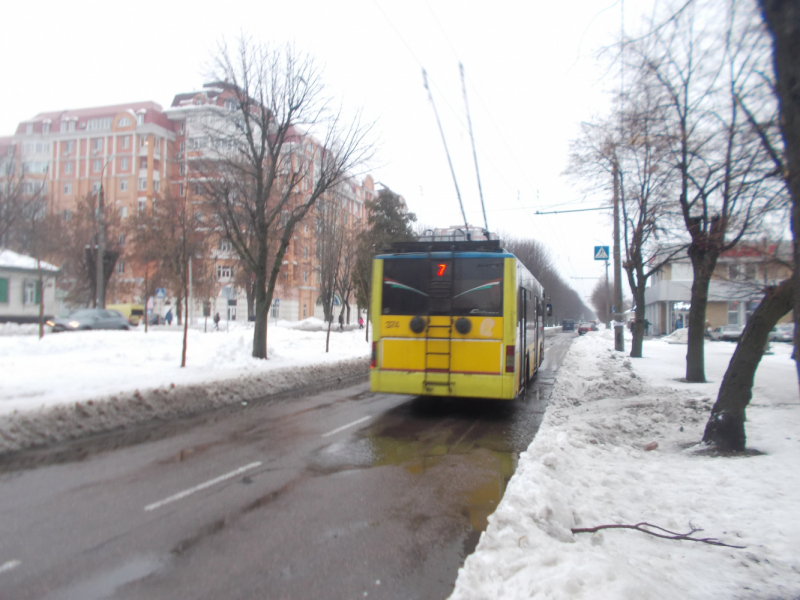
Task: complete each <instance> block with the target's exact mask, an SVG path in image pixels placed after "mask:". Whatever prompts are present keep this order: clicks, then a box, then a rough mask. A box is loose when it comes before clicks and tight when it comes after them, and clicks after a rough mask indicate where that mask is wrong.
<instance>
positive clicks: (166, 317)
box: [164, 308, 172, 325]
mask: <svg viewBox="0 0 800 600" xmlns="http://www.w3.org/2000/svg"><path fill="white" fill-rule="evenodd" d="M164 320H165V321H166V322H167V325H172V309H171V308H170V309H169V310H168V311H167V314H166V315H164Z"/></svg>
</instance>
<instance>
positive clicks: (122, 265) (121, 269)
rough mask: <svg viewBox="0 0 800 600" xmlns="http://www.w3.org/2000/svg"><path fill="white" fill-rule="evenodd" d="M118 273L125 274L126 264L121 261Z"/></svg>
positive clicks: (118, 265) (118, 264)
mask: <svg viewBox="0 0 800 600" xmlns="http://www.w3.org/2000/svg"><path fill="white" fill-rule="evenodd" d="M117 273H119V274H120V275H122V274H123V273H125V263H124V262H123V261H119V262H118V263H117Z"/></svg>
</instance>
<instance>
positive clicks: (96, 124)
mask: <svg viewBox="0 0 800 600" xmlns="http://www.w3.org/2000/svg"><path fill="white" fill-rule="evenodd" d="M86 129H89V130H94V129H111V117H104V118H101V119H89V120H88V121H87V122H86Z"/></svg>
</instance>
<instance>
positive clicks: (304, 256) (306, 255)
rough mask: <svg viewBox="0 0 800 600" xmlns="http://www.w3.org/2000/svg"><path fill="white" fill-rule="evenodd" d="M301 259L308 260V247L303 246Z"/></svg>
mask: <svg viewBox="0 0 800 600" xmlns="http://www.w3.org/2000/svg"><path fill="white" fill-rule="evenodd" d="M303 258H308V246H303ZM303 281H305V279H304V280H303Z"/></svg>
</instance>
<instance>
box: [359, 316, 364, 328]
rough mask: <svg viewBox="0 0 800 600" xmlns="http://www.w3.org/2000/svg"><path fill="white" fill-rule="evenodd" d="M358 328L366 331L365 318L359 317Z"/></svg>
mask: <svg viewBox="0 0 800 600" xmlns="http://www.w3.org/2000/svg"><path fill="white" fill-rule="evenodd" d="M358 328H359V329H364V317H358Z"/></svg>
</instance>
